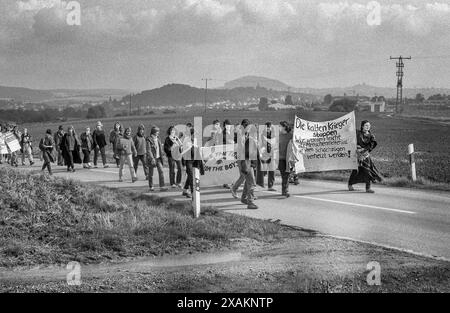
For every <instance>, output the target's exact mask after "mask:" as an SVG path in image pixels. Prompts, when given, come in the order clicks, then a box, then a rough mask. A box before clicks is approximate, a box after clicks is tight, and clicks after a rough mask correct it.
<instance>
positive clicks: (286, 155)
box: [278, 121, 296, 198]
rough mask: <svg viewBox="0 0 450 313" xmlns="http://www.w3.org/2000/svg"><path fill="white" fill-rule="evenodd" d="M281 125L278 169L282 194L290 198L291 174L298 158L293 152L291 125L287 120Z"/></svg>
mask: <svg viewBox="0 0 450 313" xmlns="http://www.w3.org/2000/svg"><path fill="white" fill-rule="evenodd" d="M280 126H281V127H280V135H279V161H278V169H279V171H280V173H281V195H283V196H285V197H286V198H288V197H289V196H290V194H289V174H290V173H291V168H293V167H294V164H295V162H296V159H295V155H294V153H293V146H292V132H291V126H290V125H289V123H288V122H286V121H283V122H280Z"/></svg>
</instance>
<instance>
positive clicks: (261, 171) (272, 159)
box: [256, 122, 278, 191]
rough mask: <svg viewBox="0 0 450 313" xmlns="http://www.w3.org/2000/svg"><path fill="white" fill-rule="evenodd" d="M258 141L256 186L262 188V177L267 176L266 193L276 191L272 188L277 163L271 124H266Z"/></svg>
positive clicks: (273, 132)
mask: <svg viewBox="0 0 450 313" xmlns="http://www.w3.org/2000/svg"><path fill="white" fill-rule="evenodd" d="M259 136H260V141H259V149H258V152H259V163H258V170H257V176H256V184H257V185H258V186H260V187H262V188H264V176H265V175H266V172H267V176H268V181H267V187H268V191H276V189H275V188H273V185H274V183H275V169H276V166H277V164H276V162H277V158H278V155H277V152H278V151H277V150H278V147H277V146H276V145H277V141H276V137H277V136H276V134H275V127H273V125H272V122H267V123H266V124H265V129H264V131H262V132H261V133H260V134H259Z"/></svg>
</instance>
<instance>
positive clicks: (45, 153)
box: [39, 129, 55, 175]
mask: <svg viewBox="0 0 450 313" xmlns="http://www.w3.org/2000/svg"><path fill="white" fill-rule="evenodd" d="M39 149H41V151H42V157H43V159H44V164H43V165H42V171H44V170H45V169H46V168H47V169H48V173H49V174H50V175H52V166H51V163H54V162H55V141H54V140H53V136H52V130H51V129H47V132H46V134H45V137H44V138H42V139H41V142H40V144H39Z"/></svg>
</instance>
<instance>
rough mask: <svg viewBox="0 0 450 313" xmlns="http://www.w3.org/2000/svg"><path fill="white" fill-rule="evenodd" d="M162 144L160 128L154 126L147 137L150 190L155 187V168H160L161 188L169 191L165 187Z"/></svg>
mask: <svg viewBox="0 0 450 313" xmlns="http://www.w3.org/2000/svg"><path fill="white" fill-rule="evenodd" d="M162 152H163V149H162V145H161V140H160V139H159V128H158V127H156V126H153V127H152V129H151V130H150V136H148V137H147V162H148V164H149V171H148V186H149V187H150V191H154V190H155V189H154V188H153V170H154V169H155V167H156V169H157V170H158V178H159V188H160V189H159V190H160V191H167V190H168V189H167V188H166V187H164V172H163V158H162Z"/></svg>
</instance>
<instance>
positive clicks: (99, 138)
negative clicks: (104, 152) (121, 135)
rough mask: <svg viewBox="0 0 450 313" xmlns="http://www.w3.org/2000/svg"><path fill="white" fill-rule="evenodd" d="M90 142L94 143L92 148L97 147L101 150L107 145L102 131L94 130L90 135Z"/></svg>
mask: <svg viewBox="0 0 450 313" xmlns="http://www.w3.org/2000/svg"><path fill="white" fill-rule="evenodd" d="M92 140H93V141H94V147H96V146H98V147H99V148H100V149H102V148H103V147H105V146H106V145H107V143H106V135H105V131H104V130H98V129H96V130H94V132H93V133H92Z"/></svg>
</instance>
